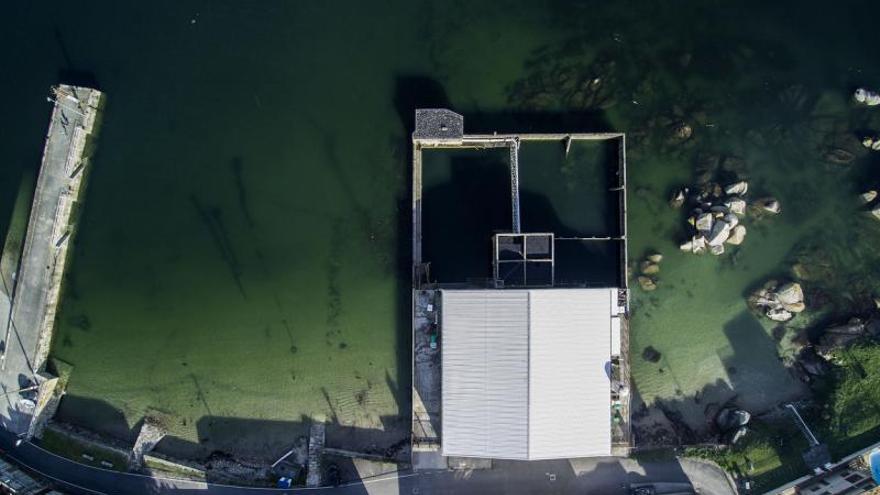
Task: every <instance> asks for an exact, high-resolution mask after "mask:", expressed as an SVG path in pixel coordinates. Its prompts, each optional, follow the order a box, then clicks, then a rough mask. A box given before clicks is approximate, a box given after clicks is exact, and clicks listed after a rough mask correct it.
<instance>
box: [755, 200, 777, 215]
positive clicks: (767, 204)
mask: <svg viewBox="0 0 880 495" xmlns="http://www.w3.org/2000/svg"><path fill="white" fill-rule="evenodd" d="M755 206H756V207H757V208H758V209H759V210H760V211H761V212H764V213H770V214H773V215H775V214H777V213H779V212H780V211H782V206H781V205H780V204H779V200H777V199H776V198H761V199H759V200H757V201H756V202H755Z"/></svg>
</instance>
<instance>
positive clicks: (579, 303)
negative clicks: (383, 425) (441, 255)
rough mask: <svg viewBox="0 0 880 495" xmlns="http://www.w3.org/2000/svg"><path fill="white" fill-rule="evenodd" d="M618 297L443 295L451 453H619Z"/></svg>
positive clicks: (446, 433)
mask: <svg viewBox="0 0 880 495" xmlns="http://www.w3.org/2000/svg"><path fill="white" fill-rule="evenodd" d="M613 294H614V293H613V292H611V291H609V290H608V289H541V290H530V291H527V290H451V291H442V296H443V298H442V308H441V310H442V315H443V321H442V325H443V329H442V332H443V335H442V351H441V354H442V366H443V369H442V377H443V378H442V383H443V390H442V403H443V410H442V430H441V435H442V438H441V443H442V452H443V455H447V456H450V455H451V456H467V457H491V458H506V459H542V458H543V459H548V458H565V457H585V456H602V455H609V454H610V451H611V430H610V426H611V413H610V379H609V377H608V372H609V371H610V369H609V368H608V367H609V366H610V364H609V359H610V354H611V335H610V332H611V315H610V308H611V303H612V301H611V298H612V295H613Z"/></svg>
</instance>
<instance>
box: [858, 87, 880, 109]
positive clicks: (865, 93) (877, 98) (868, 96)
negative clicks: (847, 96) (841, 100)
mask: <svg viewBox="0 0 880 495" xmlns="http://www.w3.org/2000/svg"><path fill="white" fill-rule="evenodd" d="M853 99H854V100H856V103H860V104H862V105H867V106H869V107H873V106H877V105H880V93H877V92H876V91H873V90H870V89H867V88H859V89H857V90H856V91H855V92H854V93H853Z"/></svg>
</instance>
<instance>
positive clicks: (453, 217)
mask: <svg viewBox="0 0 880 495" xmlns="http://www.w3.org/2000/svg"><path fill="white" fill-rule="evenodd" d="M531 143H540V148H535V147H533V148H531V149H532V150H534V149H539V150H540V151H541V152H542V153H543V155H544V156H547V157H550V158H551V159H547V160H544V159H542V160H537V159H533V160H526V159H524V158H521V151H522V150H523V149H524V147H525V146H532V144H531ZM582 143H583V145H584V146H588V147H590V148H589V149H599V150H604V151H602V152H601V153H600V154H599V155H596V156H600V157H602V158H603V159H598V160H590V159H585V158H582V159H579V158H577V157H576V156H574V153H575V152H576V151H573V149H574V148H576V147H578V146H582ZM463 150H464V152H465V153H471V154H469V155H462V154H461V153H462V151H463ZM446 152H448V153H450V155H448V156H452V157H453V158H452V160H453V161H450V162H449V163H452V165H450V166H449V167H447V168H446V169H445V170H441V171H438V170H432V169H431V167H435V168H437V169H439V168H442V167H443V166H444V165H443V163H445V162H443V160H447V159H446V156H447V155H443V153H446ZM427 153H440V154H439V155H436V156H437V157H440V158H439V160H440V161H437V159H436V158H435V155H432V156H431V157H428V158H429V159H431V160H435V162H436V163H441V165H434V164H433V163H435V162H432V163H428V159H426V156H425V155H426V154H427ZM493 153H494V154H493ZM523 156H530V157H535V156H539V155H536V154H535V153H531V154H523ZM584 156H587V157H590V156H593V155H588V154H587V155H584ZM497 157H501V159H498V158H497ZM554 159H555V160H556V163H554ZM454 160H459V162H454ZM492 160H495V161H496V162H498V164H497V165H496V164H493V163H492ZM578 160H580V161H578ZM487 163H488V165H486V164H487ZM625 163H626V158H625V137H624V136H623V135H622V134H616V133H611V134H563V133H560V134H474V135H467V134H465V133H464V117H463V116H461V115H458V114H456V113H454V112H451V111H449V110H445V109H426V110H417V111H416V125H415V132H414V133H413V390H412V393H413V401H412V404H413V466H414V467H415V468H416V469H430V468H444V467H446V466H448V465H450V464H451V463H450V459H456V460H458V459H461V458H466V459H467V458H478V459H512V460H540V459H561V458H576V457H595V456H608V455H615V454H626V453H627V452H628V449H629V445H630V430H629V368H628V325H627V311H628V294H627V288H626V287H627V285H626V263H627V253H626V185H625V175H626V165H625ZM593 166H595V167H596V168H595V169H596V174H595V175H596V176H597V178H596V180H595V181H593V182H595V183H596V184H597V186H596V188H595V189H594V190H593V189H591V190H586V191H581V190H578V188H577V187H576V186H577V184H574V186H572V187H566V189H565V190H562V192H561V194H563V195H565V194H568V195H570V196H571V197H573V198H575V199H577V200H582V199H583V198H586V200H587V201H593V202H594V204H595V205H596V206H595V208H593V210H595V211H592V213H596V211H599V212H601V215H594V216H595V217H596V218H598V221H597V222H594V223H593V224H583V225H582V224H579V223H578V218H577V215H578V210H577V208H576V209H575V210H576V211H575V212H574V215H571V214H568V212H565V211H558V210H560V209H561V208H559V204H562V203H564V201H561V200H559V201H557V202H556V203H554V201H555V200H556V199H555V198H553V197H549V198H548V197H546V196H553V193H552V191H553V190H555V187H554V185H553V184H550V185H549V186H545V189H546V190H548V191H550V192H549V193H546V192H542V191H538V192H537V193H536V192H535V191H536V190H539V189H540V187H537V186H535V184H539V185H540V184H547V183H548V181H547V180H546V179H542V180H543V182H539V181H538V180H537V179H534V178H535V177H541V178H546V177H550V179H554V178H555V176H553V175H552V174H553V173H556V172H554V171H555V170H559V169H563V170H564V171H566V173H568V174H569V175H570V174H572V173H584V172H583V171H584V170H587V169H589V167H593ZM493 167H494V168H493ZM572 169H577V170H575V171H574V172H572ZM487 170H489V171H490V172H489V173H485V174H484V175H483V176H482V177H477V178H476V183H475V184H473V183H471V181H473V180H474V175H475V174H477V175H478V174H481V173H484V172H485V171H487ZM431 174H433V175H435V176H440V177H441V178H442V179H443V180H442V181H441V182H440V183H439V184H435V185H432V186H426V185H425V178H426V177H427V176H429V175H431ZM548 174H550V175H548ZM588 182H589V181H588ZM569 186H570V185H569ZM493 188H496V191H494V192H493V191H492V189H493ZM462 191H464V193H462ZM498 191H502V192H501V193H499V192H498ZM539 193H540V194H539ZM463 194H464V195H463ZM450 198H451V199H450ZM484 198H485V201H484ZM500 200H504V201H500ZM435 201H436V202H437V203H439V204H440V205H441V209H438V206H437V205H435V204H434V202H435ZM501 202H503V203H504V204H499V203H501ZM481 203H485V204H481ZM569 204H571V202H570V201H569ZM575 204H578V205H580V203H575ZM605 205H610V207H605ZM587 207H588V208H589V204H588V205H587ZM530 208H531V209H530ZM603 208H604V209H603ZM536 210H538V212H539V213H541V212H543V213H541V214H536V213H535V211H536ZM547 212H549V213H547ZM566 214H568V216H567V217H565V215H566ZM587 214H589V213H587ZM432 221H434V223H433V224H432V223H431V222H432ZM438 223H439V224H442V226H441V227H440V228H438V227H437V225H436V224H438ZM431 243H433V245H430V246H428V244H431ZM450 253H451V254H450ZM443 258H445V260H444V261H443V262H441V263H437V264H436V265H435V264H434V263H435V260H437V259H443Z"/></svg>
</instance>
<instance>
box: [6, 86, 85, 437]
mask: <svg viewBox="0 0 880 495" xmlns="http://www.w3.org/2000/svg"><path fill="white" fill-rule="evenodd" d="M101 99H102V93H101V92H100V91H97V90H94V89H90V88H81V87H75V86H66V85H60V86H56V87H55V88H53V91H52V96H51V97H50V98H49V100H50V101H51V102H53V103H54V108H53V110H52V117H51V120H50V123H49V131H48V134H47V136H46V144H45V148H44V150H43V161H42V165H41V167H40V172H39V177H38V178H37V183H36V188H35V191H34V197H33V203H32V205H31V211H30V216H29V220H28V223H27V233H26V235H25V239H24V245H23V247H22V250H21V256H20V259H19V262H18V265H17V266H18V269H17V270H16V272H15V275H14V277H12V278H13V283H12V286H11V287H6V290H5V291H3V292H2V294H0V314H2V318H3V319H2V323H0V335H2V336H3V341H2V346H0V349H2V354H0V388H2V393H3V400H4V403H3V407H2V408H0V409H2V410H0V422H2V425H3V426H4V427H5V428H6V429H7V430H9V431H11V432H13V433H16V434H19V435H22V437H25V438H29V437H30V436H32V435H33V434H34V424H35V422H34V418H35V417H36V416H37V415H39V414H40V412H41V411H43V410H54V408H52V407H49V408H46V407H45V406H46V405H49V404H51V403H52V402H53V398H55V397H54V396H55V395H56V394H57V393H58V392H56V390H55V387H54V385H55V380H52V379H51V377H50V376H49V375H47V374H46V373H45V365H46V358H47V357H48V354H49V348H50V344H51V340H52V331H53V327H54V323H55V316H56V312H57V309H58V303H59V299H60V291H61V282H62V278H63V275H64V269H65V267H66V262H67V254H68V248H69V246H70V235H71V232H72V230H73V225H72V223H71V221H72V218H71V214H72V211H73V207H74V205H75V203H76V202H77V201H78V199H79V194H80V190H81V188H82V184H83V175H84V168H85V167H86V165H87V158H88V157H87V156H86V154H87V143H88V141H89V137H90V135H91V134H92V132H93V131H94V130H95V120H96V118H97V114H98V111H99V107H100V104H101Z"/></svg>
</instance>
